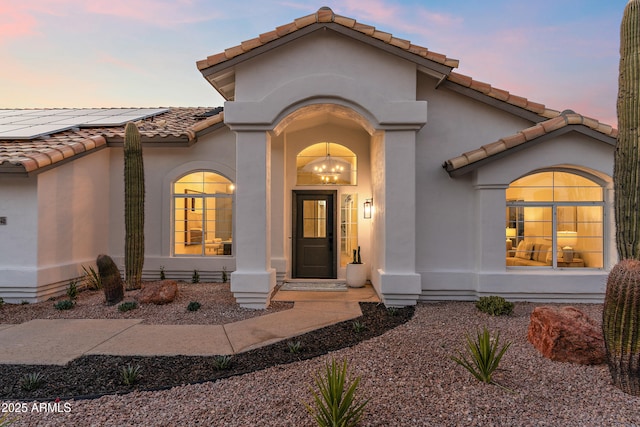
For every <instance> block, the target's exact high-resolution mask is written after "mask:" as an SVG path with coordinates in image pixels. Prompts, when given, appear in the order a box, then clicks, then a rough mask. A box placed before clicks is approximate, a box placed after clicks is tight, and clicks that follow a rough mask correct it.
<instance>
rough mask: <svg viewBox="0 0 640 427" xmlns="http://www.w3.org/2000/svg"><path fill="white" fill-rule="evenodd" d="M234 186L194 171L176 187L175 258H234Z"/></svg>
mask: <svg viewBox="0 0 640 427" xmlns="http://www.w3.org/2000/svg"><path fill="white" fill-rule="evenodd" d="M234 189H235V187H234V185H233V183H232V182H231V181H230V180H229V179H227V178H225V177H224V176H222V175H220V174H218V173H215V172H209V171H197V172H191V173H189V174H187V175H184V176H183V177H182V178H180V179H178V180H177V181H176V182H175V183H174V184H173V206H174V220H173V224H174V233H173V235H174V244H173V248H174V251H173V252H174V255H191V256H216V255H231V248H232V237H233V191H234Z"/></svg>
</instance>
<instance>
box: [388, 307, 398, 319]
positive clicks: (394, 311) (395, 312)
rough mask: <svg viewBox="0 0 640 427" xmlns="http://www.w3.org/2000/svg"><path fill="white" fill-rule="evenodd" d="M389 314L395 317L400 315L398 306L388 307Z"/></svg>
mask: <svg viewBox="0 0 640 427" xmlns="http://www.w3.org/2000/svg"><path fill="white" fill-rule="evenodd" d="M387 314H388V315H389V316H391V317H395V316H397V315H398V308H397V307H387Z"/></svg>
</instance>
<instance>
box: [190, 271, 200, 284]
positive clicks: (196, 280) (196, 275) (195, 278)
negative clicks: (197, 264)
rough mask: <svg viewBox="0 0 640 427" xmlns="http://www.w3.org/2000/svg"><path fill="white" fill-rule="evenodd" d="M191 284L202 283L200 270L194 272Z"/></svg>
mask: <svg viewBox="0 0 640 427" xmlns="http://www.w3.org/2000/svg"><path fill="white" fill-rule="evenodd" d="M191 283H200V273H199V272H198V270H193V276H191Z"/></svg>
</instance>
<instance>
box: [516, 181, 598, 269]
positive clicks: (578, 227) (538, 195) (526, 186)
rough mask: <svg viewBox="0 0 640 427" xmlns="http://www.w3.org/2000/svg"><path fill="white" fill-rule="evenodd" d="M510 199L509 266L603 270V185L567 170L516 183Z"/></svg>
mask: <svg viewBox="0 0 640 427" xmlns="http://www.w3.org/2000/svg"><path fill="white" fill-rule="evenodd" d="M506 196H507V211H506V212H507V213H506V232H505V234H506V239H507V243H506V246H507V266H512V267H547V268H549V267H551V268H580V267H591V268H602V267H603V265H604V254H603V247H604V191H603V188H602V185H600V184H598V183H597V182H595V181H593V180H592V179H590V178H587V177H585V176H583V175H578V174H576V173H573V172H569V171H565V170H562V171H545V172H537V173H533V174H531V175H527V176H525V177H523V178H520V179H517V180H515V181H514V182H512V183H511V185H510V186H509V188H508V189H507V193H506ZM554 249H555V250H554Z"/></svg>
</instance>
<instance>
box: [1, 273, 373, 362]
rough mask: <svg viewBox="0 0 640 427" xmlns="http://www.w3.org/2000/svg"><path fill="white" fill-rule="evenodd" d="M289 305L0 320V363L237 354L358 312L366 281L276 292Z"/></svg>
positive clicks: (367, 296) (366, 297)
mask: <svg viewBox="0 0 640 427" xmlns="http://www.w3.org/2000/svg"><path fill="white" fill-rule="evenodd" d="M272 300H273V301H293V302H294V306H293V308H292V309H291V310H285V311H279V312H277V313H271V314H265V315H263V316H259V317H254V318H251V319H247V320H242V321H239V322H234V323H228V324H226V325H147V324H142V319H121V320H114V319H35V320H31V321H29V322H25V323H21V324H18V325H7V324H0V364H29V365H65V364H67V363H68V362H70V361H72V360H73V359H76V358H78V357H80V356H83V355H90V354H104V355H114V356H176V355H186V356H213V355H230V354H235V353H241V352H244V351H247V350H251V349H254V348H258V347H262V346H265V345H269V344H272V343H274V342H277V341H282V340H285V339H288V338H292V337H295V336H297V335H301V334H304V333H306V332H309V331H312V330H315V329H320V328H323V327H325V326H328V325H332V324H334V323H339V322H343V321H345V320H350V319H355V318H356V317H359V316H361V315H362V312H361V311H360V306H359V304H358V302H360V301H370V302H379V301H380V300H379V298H378V296H377V295H376V293H375V291H374V290H373V288H371V286H366V287H364V288H359V289H349V290H348V291H347V292H309V291H304V292H302V291H280V292H278V293H276V295H274V297H273V298H272Z"/></svg>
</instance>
